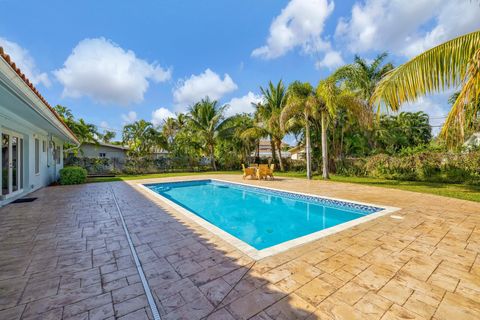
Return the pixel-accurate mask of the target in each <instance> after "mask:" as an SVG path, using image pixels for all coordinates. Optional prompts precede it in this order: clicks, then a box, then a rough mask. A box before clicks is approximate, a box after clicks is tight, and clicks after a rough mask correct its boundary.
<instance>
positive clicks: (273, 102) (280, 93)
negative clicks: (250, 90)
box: [257, 80, 287, 171]
mask: <svg viewBox="0 0 480 320" xmlns="http://www.w3.org/2000/svg"><path fill="white" fill-rule="evenodd" d="M260 91H261V92H262V95H263V100H264V101H263V103H261V104H259V105H258V108H257V113H258V117H259V118H260V121H262V123H263V127H264V129H265V130H266V131H267V132H268V133H269V135H270V138H271V140H272V141H273V144H274V147H273V146H272V157H273V158H274V153H275V149H276V150H277V151H278V164H279V165H280V170H281V171H284V170H285V168H284V165H283V159H282V140H283V138H284V137H285V131H283V130H282V128H281V126H280V115H281V113H282V110H283V108H284V107H285V103H286V101H287V92H286V89H285V86H284V85H283V82H282V80H280V81H279V82H278V83H277V85H274V84H273V83H272V82H271V81H270V82H269V83H268V87H267V88H263V87H260Z"/></svg>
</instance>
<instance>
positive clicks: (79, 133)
mask: <svg viewBox="0 0 480 320" xmlns="http://www.w3.org/2000/svg"><path fill="white" fill-rule="evenodd" d="M54 109H55V111H56V112H57V114H58V115H59V116H60V118H61V119H62V120H63V121H64V122H65V124H66V125H67V127H69V128H70V130H72V132H73V133H74V134H75V136H76V137H77V138H78V140H79V141H80V143H83V142H97V137H99V136H100V134H99V132H98V130H97V127H96V126H95V125H93V124H90V123H86V122H85V120H83V119H81V118H80V119H78V120H76V119H75V117H74V116H73V113H72V111H71V110H70V109H69V108H68V107H65V106H61V105H56V106H55V107H54Z"/></svg>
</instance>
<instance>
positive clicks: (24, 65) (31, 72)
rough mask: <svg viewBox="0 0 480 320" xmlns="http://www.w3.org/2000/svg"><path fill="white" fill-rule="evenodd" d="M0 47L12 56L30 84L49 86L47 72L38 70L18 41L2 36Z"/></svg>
mask: <svg viewBox="0 0 480 320" xmlns="http://www.w3.org/2000/svg"><path fill="white" fill-rule="evenodd" d="M0 47H3V49H5V53H7V54H8V55H9V56H10V57H11V58H12V60H13V62H15V64H16V65H17V67H19V68H20V70H21V71H22V72H23V73H24V74H25V76H26V77H27V78H28V79H30V82H32V84H34V85H37V84H40V83H41V84H43V85H44V86H45V87H49V86H50V79H49V78H48V75H47V73H45V72H40V71H38V68H37V65H36V64H35V60H34V59H33V57H32V56H31V55H30V53H29V52H28V50H26V49H24V48H22V47H21V46H20V45H19V44H18V43H15V42H12V41H9V40H7V39H5V38H2V37H0Z"/></svg>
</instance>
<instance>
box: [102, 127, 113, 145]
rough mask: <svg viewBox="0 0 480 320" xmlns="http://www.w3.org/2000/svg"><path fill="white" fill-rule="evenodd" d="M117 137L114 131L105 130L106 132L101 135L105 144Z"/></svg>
mask: <svg viewBox="0 0 480 320" xmlns="http://www.w3.org/2000/svg"><path fill="white" fill-rule="evenodd" d="M116 135H117V134H116V133H115V132H114V131H110V130H105V132H104V133H102V134H101V138H102V141H103V142H105V143H110V142H112V140H113V139H114V138H115V136H116Z"/></svg>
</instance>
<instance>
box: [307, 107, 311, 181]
mask: <svg viewBox="0 0 480 320" xmlns="http://www.w3.org/2000/svg"><path fill="white" fill-rule="evenodd" d="M305 156H306V158H307V179H308V180H311V179H312V154H311V146H310V123H309V122H308V116H307V115H305Z"/></svg>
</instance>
